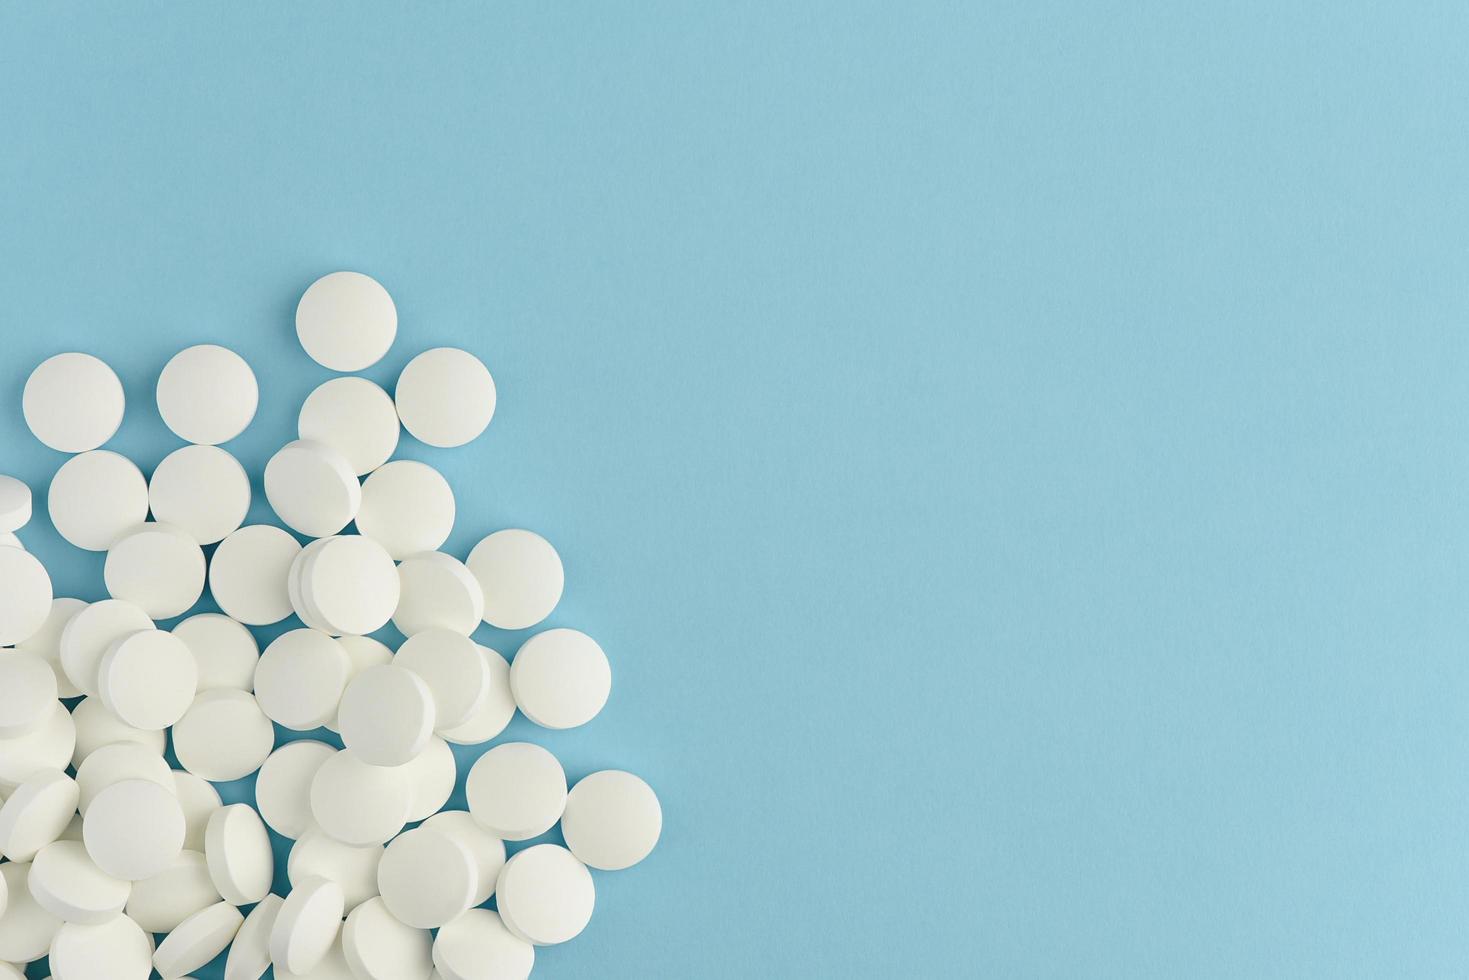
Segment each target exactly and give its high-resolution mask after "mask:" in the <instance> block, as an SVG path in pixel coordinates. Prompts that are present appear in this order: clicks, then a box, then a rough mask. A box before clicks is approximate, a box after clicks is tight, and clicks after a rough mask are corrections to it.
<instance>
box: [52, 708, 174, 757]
mask: <svg viewBox="0 0 1469 980" xmlns="http://www.w3.org/2000/svg"><path fill="white" fill-rule="evenodd" d="M71 717H72V721H73V722H74V723H75V725H76V745H75V746H74V748H73V751H72V755H71V764H72V766H73V767H75V768H81V765H82V763H83V762H85V761H86V760H87V757H88V756H90V755H91V754H92V753H93V752H95V751H97V750H98V749H100V748H101V747H102V746H104V745H110V744H112V743H113V742H137V743H138V744H139V745H145V746H147V747H148V748H149V749H151V750H152V751H153V753H154V754H155V755H159V756H161V755H163V749H164V746H165V744H166V741H167V738H168V736H167V734H166V733H164V732H162V731H144V730H142V729H141V728H134V727H133V726H131V725H128V724H125V723H123V722H122V721H120V720H119V719H118V717H117V716H116V715H114V714H113V713H112V712H110V711H108V710H107V706H106V705H105V704H103V703H102V699H101V698H100V697H91V698H83V699H82V700H81V701H80V702H79V703H78V704H77V706H76V710H75V711H73V712H72V713H71Z"/></svg>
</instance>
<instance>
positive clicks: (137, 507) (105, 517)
mask: <svg viewBox="0 0 1469 980" xmlns="http://www.w3.org/2000/svg"><path fill="white" fill-rule="evenodd" d="M46 509H47V511H48V512H49V513H50V514H51V523H52V524H54V525H55V526H56V531H57V533H59V534H60V535H61V536H62V537H63V538H65V539H66V540H68V541H70V542H71V543H72V544H74V545H76V546H77V547H78V548H81V549H83V550H85V551H106V550H107V549H108V548H110V547H112V543H113V542H114V541H116V540H117V539H118V537H119V536H120V535H121V534H122V533H123V532H124V531H128V530H131V529H132V528H135V527H137V526H138V525H139V524H142V523H143V521H144V520H146V519H147V517H148V481H147V480H145V479H143V471H142V470H140V469H138V467H137V465H136V464H134V463H133V461H132V460H130V459H128V458H127V457H126V456H119V455H118V454H117V453H114V452H108V451H107V450H105V449H97V450H93V451H91V452H86V453H82V454H81V455H80V456H73V457H72V458H71V459H69V460H67V461H66V462H65V463H62V464H61V468H60V469H59V470H57V471H56V475H55V476H53V477H52V478H51V489H50V490H49V491H48V492H47V495H46Z"/></svg>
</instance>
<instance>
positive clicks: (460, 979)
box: [433, 909, 536, 980]
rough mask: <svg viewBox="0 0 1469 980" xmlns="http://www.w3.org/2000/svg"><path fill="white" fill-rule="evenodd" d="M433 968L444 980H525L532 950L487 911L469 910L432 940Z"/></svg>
mask: <svg viewBox="0 0 1469 980" xmlns="http://www.w3.org/2000/svg"><path fill="white" fill-rule="evenodd" d="M433 960H434V968H435V969H437V970H438V972H439V973H440V974H441V975H442V977H443V980H526V978H527V977H529V976H530V972H531V968H532V967H534V966H535V962H536V950H535V947H534V946H532V945H531V944H530V943H528V942H526V941H525V940H524V939H520V938H518V937H517V936H515V935H513V934H511V932H510V931H509V930H508V929H506V928H505V924H504V922H502V921H501V919H500V915H499V913H497V912H493V911H491V910H490V909H470V910H469V911H468V912H465V913H464V914H463V915H461V916H460V917H459V918H457V919H455V920H454V921H453V922H450V923H449V924H448V925H446V926H444V928H442V929H440V930H439V932H438V935H437V936H435V937H434V946H433Z"/></svg>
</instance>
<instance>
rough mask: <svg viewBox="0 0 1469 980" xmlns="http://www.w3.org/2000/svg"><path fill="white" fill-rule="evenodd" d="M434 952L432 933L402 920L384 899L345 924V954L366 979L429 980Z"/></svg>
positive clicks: (354, 914)
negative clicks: (393, 912) (406, 923)
mask: <svg viewBox="0 0 1469 980" xmlns="http://www.w3.org/2000/svg"><path fill="white" fill-rule="evenodd" d="M432 950H433V939H432V937H431V936H430V935H429V933H428V931H427V930H425V929H415V928H414V927H412V926H410V925H405V924H404V923H403V922H401V921H399V920H398V919H397V918H395V917H394V916H393V914H392V913H391V912H389V911H388V907H387V906H386V905H385V904H384V903H383V900H382V899H381V898H373V899H369V900H368V901H366V902H363V903H362V904H361V905H359V906H357V907H356V908H355V909H353V910H352V912H351V914H350V915H348V916H347V921H346V922H345V923H343V924H342V952H343V954H344V955H345V956H346V958H347V965H348V966H349V967H350V968H351V970H352V973H353V974H354V975H355V976H357V977H360V978H362V980H428V978H429V974H430V973H432V972H433V968H434V966H433V958H432Z"/></svg>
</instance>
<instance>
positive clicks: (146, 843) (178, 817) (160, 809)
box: [82, 779, 184, 881]
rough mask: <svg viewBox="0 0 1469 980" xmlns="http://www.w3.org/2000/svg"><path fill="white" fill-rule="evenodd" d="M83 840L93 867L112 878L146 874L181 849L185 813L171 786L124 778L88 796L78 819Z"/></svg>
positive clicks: (132, 878)
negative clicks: (88, 799)
mask: <svg viewBox="0 0 1469 980" xmlns="http://www.w3.org/2000/svg"><path fill="white" fill-rule="evenodd" d="M82 841H83V843H85V844H86V845H87V853H88V854H90V855H92V860H93V861H96V862H97V867H99V868H101V869H102V870H103V871H105V872H107V873H108V874H110V875H112V876H113V877H114V878H123V879H126V880H127V881H139V880H141V879H143V878H151V877H152V876H153V875H156V874H157V873H158V872H160V871H162V870H163V869H164V868H166V867H168V866H169V864H171V863H172V862H173V860H174V859H175V858H177V857H178V855H179V852H180V851H182V850H183V849H184V812H183V809H182V808H181V807H180V806H179V801H178V800H177V799H176V798H175V797H174V795H173V790H172V788H169V789H165V788H163V787H162V786H159V785H158V784H157V783H153V782H149V781H148V780H146V779H124V780H122V781H121V782H117V783H113V784H112V785H111V786H108V787H107V788H106V789H104V790H102V792H100V793H98V794H97V797H96V799H94V800H92V805H91V806H90V807H88V808H87V812H86V814H85V815H84V816H83V817H82Z"/></svg>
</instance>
